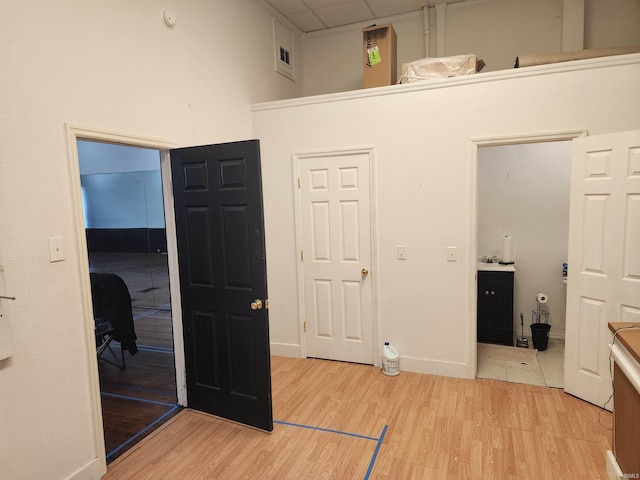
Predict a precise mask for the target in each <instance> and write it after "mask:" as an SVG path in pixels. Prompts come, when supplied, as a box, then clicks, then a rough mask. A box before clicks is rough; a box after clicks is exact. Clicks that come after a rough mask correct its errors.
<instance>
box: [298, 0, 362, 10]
mask: <svg viewBox="0 0 640 480" xmlns="http://www.w3.org/2000/svg"><path fill="white" fill-rule="evenodd" d="M351 1H352V0H304V3H305V5H307V7H309V9H310V10H316V9H318V8H325V7H332V6H334V5H343V4H345V3H349V2H351Z"/></svg>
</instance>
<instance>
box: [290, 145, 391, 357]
mask: <svg viewBox="0 0 640 480" xmlns="http://www.w3.org/2000/svg"><path fill="white" fill-rule="evenodd" d="M346 154H356V155H358V154H360V155H362V154H364V155H367V156H368V158H369V205H370V232H369V238H370V242H371V272H372V274H371V276H370V279H371V282H372V283H371V301H372V303H373V305H372V315H373V318H372V326H373V352H372V353H373V364H374V365H375V366H376V367H379V366H380V365H381V362H382V360H381V357H380V356H381V354H382V347H381V346H380V314H379V308H378V298H379V295H378V248H377V239H378V236H377V226H376V225H377V222H376V219H377V217H376V188H375V187H376V182H375V179H376V174H375V170H376V169H375V165H376V163H375V147H374V146H364V147H345V148H334V149H328V150H313V151H309V152H299V153H293V154H292V155H291V160H292V171H293V189H294V190H293V191H294V193H293V202H294V211H295V234H296V239H295V241H296V252H295V255H296V265H297V277H298V278H297V285H298V331H299V333H300V353H301V356H302V357H303V358H306V356H307V338H306V334H305V331H304V321H305V305H304V263H303V261H302V258H301V255H300V252H301V251H302V232H301V225H302V221H301V208H302V207H301V205H300V189H299V183H298V179H299V176H300V166H299V165H300V162H304V161H305V160H308V159H313V158H319V157H327V156H333V155H335V156H340V155H346Z"/></svg>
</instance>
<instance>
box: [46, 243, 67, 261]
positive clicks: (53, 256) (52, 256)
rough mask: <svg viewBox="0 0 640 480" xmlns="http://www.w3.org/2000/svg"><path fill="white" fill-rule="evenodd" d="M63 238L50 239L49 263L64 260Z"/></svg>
mask: <svg viewBox="0 0 640 480" xmlns="http://www.w3.org/2000/svg"><path fill="white" fill-rule="evenodd" d="M62 240H63V239H62V237H49V262H50V263H53V262H61V261H62V260H64V245H63V242H62Z"/></svg>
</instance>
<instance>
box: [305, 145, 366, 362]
mask: <svg viewBox="0 0 640 480" xmlns="http://www.w3.org/2000/svg"><path fill="white" fill-rule="evenodd" d="M296 162H297V169H298V173H299V180H298V192H299V198H298V210H299V212H298V214H299V227H298V229H299V231H298V236H299V239H300V241H299V243H300V247H301V251H300V262H301V272H302V276H301V277H302V278H301V280H302V285H301V286H302V303H303V307H302V311H303V316H304V328H305V329H306V334H305V340H306V355H307V356H308V357H316V358H325V359H332V360H343V361H349V362H358V363H367V364H373V363H374V362H373V360H374V349H373V296H372V291H373V289H372V276H373V275H375V272H372V271H371V270H372V267H371V256H372V254H371V212H370V168H371V165H370V162H371V152H370V151H367V150H365V151H346V152H328V153H321V154H312V155H305V156H297V157H296Z"/></svg>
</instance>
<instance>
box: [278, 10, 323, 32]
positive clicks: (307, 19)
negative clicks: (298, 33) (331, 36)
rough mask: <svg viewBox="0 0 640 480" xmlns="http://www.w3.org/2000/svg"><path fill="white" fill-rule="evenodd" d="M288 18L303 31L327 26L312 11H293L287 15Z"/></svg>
mask: <svg viewBox="0 0 640 480" xmlns="http://www.w3.org/2000/svg"><path fill="white" fill-rule="evenodd" d="M287 19H288V20H289V21H290V22H291V23H293V24H294V25H295V26H296V27H298V28H299V29H300V30H302V31H303V32H315V31H316V30H323V29H325V28H327V26H326V25H325V24H323V23H322V22H321V21H320V20H319V19H318V17H316V16H315V15H314V14H313V12H311V11H307V12H301V13H292V14H291V15H287Z"/></svg>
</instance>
